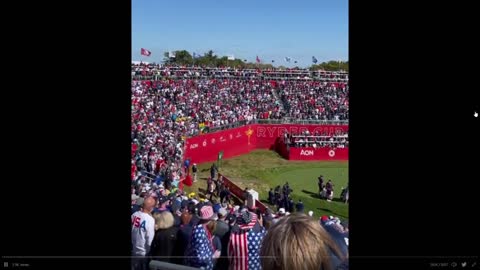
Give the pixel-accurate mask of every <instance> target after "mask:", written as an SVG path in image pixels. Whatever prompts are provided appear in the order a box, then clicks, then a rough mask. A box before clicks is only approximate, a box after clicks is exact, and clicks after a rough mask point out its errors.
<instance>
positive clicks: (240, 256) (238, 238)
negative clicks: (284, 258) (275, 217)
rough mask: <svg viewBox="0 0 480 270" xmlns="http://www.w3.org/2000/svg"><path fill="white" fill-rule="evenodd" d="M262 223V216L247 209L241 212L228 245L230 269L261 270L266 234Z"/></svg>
mask: <svg viewBox="0 0 480 270" xmlns="http://www.w3.org/2000/svg"><path fill="white" fill-rule="evenodd" d="M261 223H262V219H261V216H257V215H256V214H255V213H252V212H249V211H248V210H247V209H243V210H240V212H239V214H238V216H237V219H236V224H235V225H234V226H233V227H232V229H231V233H230V240H229V243H228V257H229V258H230V268H229V269H233V270H247V269H261V266H260V249H261V244H262V240H263V238H264V237H265V234H266V230H265V228H264V227H263V226H262V224H261Z"/></svg>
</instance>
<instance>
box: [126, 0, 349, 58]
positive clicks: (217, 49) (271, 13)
mask: <svg viewBox="0 0 480 270" xmlns="http://www.w3.org/2000/svg"><path fill="white" fill-rule="evenodd" d="M141 48H145V49H147V50H149V51H151V52H152V54H151V56H150V57H146V56H141V54H140V49H141ZM175 50H187V51H189V52H190V53H191V54H192V53H193V52H195V53H198V54H202V55H203V53H205V52H207V51H208V50H213V52H214V53H215V54H216V55H218V56H220V57H221V56H228V55H233V56H235V58H240V59H247V60H248V61H249V62H255V58H256V56H257V55H258V57H259V58H260V59H261V60H262V63H271V61H272V60H275V63H273V64H274V65H275V66H278V65H284V66H287V67H293V66H295V65H298V66H300V67H306V66H310V65H311V64H312V56H315V57H316V58H317V59H318V61H319V62H323V61H329V60H335V61H338V60H341V61H348V0H275V1H274V0H240V1H238V0H237V1H233V0H216V1H215V0H183V1H182V0H177V1H172V0H132V60H134V61H147V62H157V63H159V62H161V60H162V59H163V53H164V52H165V51H175ZM285 57H290V58H291V59H292V61H291V63H290V64H289V63H287V62H286V61H285ZM295 60H296V61H298V63H297V64H294V61H295Z"/></svg>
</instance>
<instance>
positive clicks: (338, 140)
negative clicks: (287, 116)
mask: <svg viewBox="0 0 480 270" xmlns="http://www.w3.org/2000/svg"><path fill="white" fill-rule="evenodd" d="M283 141H284V143H285V144H286V145H288V146H290V147H313V148H322V147H328V148H348V132H346V131H345V132H336V133H335V134H328V132H326V131H325V132H322V133H320V132H318V131H315V132H313V133H311V132H309V131H308V130H307V131H304V132H301V133H299V134H297V133H287V132H285V133H284V137H283Z"/></svg>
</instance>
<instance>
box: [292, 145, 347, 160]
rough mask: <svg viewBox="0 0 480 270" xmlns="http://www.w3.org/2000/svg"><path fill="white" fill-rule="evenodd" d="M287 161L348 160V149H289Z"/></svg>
mask: <svg viewBox="0 0 480 270" xmlns="http://www.w3.org/2000/svg"><path fill="white" fill-rule="evenodd" d="M288 159H289V160H317V161H318V160H348V148H336V149H333V148H328V147H326V148H317V149H315V148H313V147H299V148H296V147H290V150H289V154H288Z"/></svg>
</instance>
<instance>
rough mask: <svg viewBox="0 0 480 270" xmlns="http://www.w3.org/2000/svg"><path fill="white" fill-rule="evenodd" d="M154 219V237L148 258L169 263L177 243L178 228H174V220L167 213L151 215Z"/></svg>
mask: <svg viewBox="0 0 480 270" xmlns="http://www.w3.org/2000/svg"><path fill="white" fill-rule="evenodd" d="M153 218H154V219H155V237H154V238H153V242H152V249H151V252H150V256H151V258H152V259H153V260H158V261H164V262H171V256H172V255H173V251H174V250H175V245H176V243H177V233H178V228H177V227H174V226H173V224H174V218H173V215H172V213H170V212H169V211H163V212H160V213H155V214H153Z"/></svg>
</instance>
